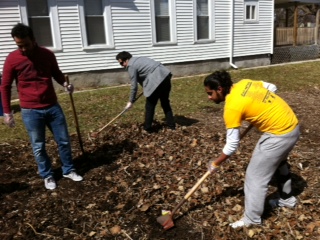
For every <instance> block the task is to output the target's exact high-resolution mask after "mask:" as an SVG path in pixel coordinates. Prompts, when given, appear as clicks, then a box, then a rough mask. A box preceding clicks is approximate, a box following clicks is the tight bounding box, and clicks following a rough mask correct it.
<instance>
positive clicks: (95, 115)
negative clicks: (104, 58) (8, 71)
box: [0, 61, 320, 146]
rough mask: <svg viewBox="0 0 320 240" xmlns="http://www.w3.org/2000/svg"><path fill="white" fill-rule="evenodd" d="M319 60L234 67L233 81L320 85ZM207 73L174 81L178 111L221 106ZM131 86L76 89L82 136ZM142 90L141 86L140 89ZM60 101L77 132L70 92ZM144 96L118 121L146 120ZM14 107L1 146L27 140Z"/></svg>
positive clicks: (120, 103)
mask: <svg viewBox="0 0 320 240" xmlns="http://www.w3.org/2000/svg"><path fill="white" fill-rule="evenodd" d="M319 65H320V62H318V61H314V62H306V63H297V64H287V65H278V66H272V67H262V68H253V69H239V70H231V71H230V73H231V75H232V78H233V79H234V82H237V81H239V80H240V79H244V78H249V79H255V80H263V81H266V82H271V83H274V84H276V85H277V87H278V92H285V91H299V90H300V89H305V88H310V87H312V88H313V87H319V85H320V74H319V73H320V70H319V69H320V67H319ZM204 76H205V75H201V76H194V77H188V78H177V79H174V80H173V81H172V92H171V103H172V107H173V110H174V114H175V115H180V116H185V117H191V116H193V115H196V114H197V113H199V112H201V111H203V110H204V109H206V108H207V107H208V106H210V107H216V108H220V107H222V106H221V105H213V104H212V102H209V101H208V100H207V94H206V93H205V92H204V88H203V79H204ZM129 91H130V87H129V86H123V87H118V88H100V89H97V90H91V91H87V92H75V93H74V94H73V99H74V103H75V108H76V111H77V115H78V119H79V126H80V131H81V134H82V136H83V138H85V137H87V136H88V133H90V132H93V131H97V130H98V129H99V128H100V127H102V126H104V125H105V124H106V123H108V122H109V121H110V120H111V119H113V118H114V117H115V116H116V115H118V114H119V113H120V112H121V111H122V110H123V108H124V106H125V105H126V103H127V100H128V97H129ZM139 91H140V92H141V88H140V89H139ZM306 97H307V96H306ZM59 102H60V104H61V105H62V107H63V109H64V112H65V114H66V117H67V121H68V124H69V131H70V134H74V133H76V129H75V124H74V117H73V112H72V107H71V102H70V98H69V95H68V94H60V95H59ZM144 102H145V101H144V97H141V98H140V99H139V100H138V101H137V102H136V103H135V104H134V106H133V108H132V109H131V110H130V111H128V112H126V113H125V115H123V116H121V117H120V118H119V119H117V121H115V123H119V124H120V123H134V122H141V123H142V122H143V117H144ZM12 106H13V109H15V112H16V113H15V114H14V116H15V119H16V127H15V128H13V129H10V128H8V127H7V126H6V125H4V123H3V120H2V119H1V120H0V121H1V122H0V132H1V133H2V134H0V146H1V144H5V143H6V142H14V141H17V140H28V137H27V134H26V130H25V129H24V126H23V123H22V120H21V115H20V111H19V105H18V102H13V103H12ZM163 117H164V116H163V114H162V111H161V108H160V105H158V106H157V112H156V119H157V120H160V121H161V120H162V119H163Z"/></svg>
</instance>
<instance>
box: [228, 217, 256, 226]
mask: <svg viewBox="0 0 320 240" xmlns="http://www.w3.org/2000/svg"><path fill="white" fill-rule="evenodd" d="M229 226H231V227H232V228H240V227H250V226H251V224H250V223H245V222H244V220H243V218H241V219H240V220H238V221H236V222H234V223H230V224H229Z"/></svg>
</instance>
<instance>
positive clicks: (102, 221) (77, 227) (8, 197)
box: [0, 89, 320, 240]
mask: <svg viewBox="0 0 320 240" xmlns="http://www.w3.org/2000/svg"><path fill="white" fill-rule="evenodd" d="M319 93H320V92H319V90H318V89H311V90H308V91H305V92H301V91H300V92H298V93H292V92H287V93H282V94H281V95H282V97H283V98H284V99H286V100H287V101H288V102H289V104H290V105H291V106H292V107H293V109H294V111H295V112H296V113H297V115H298V117H299V120H300V122H301V132H302V134H301V139H300V141H299V142H298V144H297V146H296V147H295V148H294V150H293V151H292V153H291V154H290V159H289V162H290V164H291V170H292V173H293V187H294V192H295V195H296V196H297V198H298V199H299V204H298V205H297V206H296V207H295V208H294V209H285V208H282V209H276V210H272V209H270V208H269V207H268V206H267V205H266V207H265V213H264V215H263V218H264V222H263V226H262V227H255V228H248V229H241V230H233V229H231V228H230V227H229V226H228V225H229V223H230V222H233V221H235V220H238V219H239V218H241V216H242V213H243V210H244V209H243V206H244V193H243V184H244V175H245V170H246V167H247V165H248V162H249V159H250V156H251V153H252V151H253V148H254V146H255V143H256V141H257V140H258V138H259V136H260V133H259V132H258V131H256V130H255V129H253V130H251V131H250V132H249V133H248V135H247V136H246V137H245V138H244V139H243V140H242V141H241V146H240V148H239V150H238V151H237V153H236V154H235V155H234V156H232V157H231V158H230V160H229V161H228V162H227V163H225V164H224V165H223V167H222V168H221V170H220V171H219V172H217V173H215V174H213V175H211V176H209V177H208V178H207V179H206V180H205V181H204V183H203V184H202V185H201V186H200V188H199V189H198V190H197V191H196V192H195V193H194V194H193V195H192V196H191V198H190V199H189V201H188V202H186V203H185V204H184V205H182V207H181V208H180V209H179V210H178V212H177V213H176V215H175V219H174V223H175V227H174V228H172V229H170V230H168V231H164V230H163V228H162V226H161V225H160V224H159V223H158V222H157V221H156V219H157V217H159V216H160V215H161V210H172V209H173V208H174V207H175V206H176V205H177V204H178V203H179V202H180V201H181V200H182V199H183V197H184V196H185V194H186V193H187V192H188V190H189V189H191V188H192V186H193V185H194V184H195V183H196V182H197V180H198V179H199V178H200V177H201V176H203V174H204V173H205V172H206V170H207V168H206V165H207V162H208V160H209V159H211V158H214V157H216V156H218V154H219V153H220V151H221V149H222V148H223V146H224V143H225V128H224V124H223V120H222V109H221V108H217V107H215V106H214V105H212V107H209V108H206V109H202V110H201V113H200V114H199V115H196V116H188V117H186V116H176V120H177V123H178V128H177V130H175V131H171V130H168V129H166V128H164V127H163V125H162V123H159V122H156V128H157V132H156V133H152V134H147V133H143V132H142V131H141V126H140V123H135V124H133V125H130V126H129V125H122V124H121V121H118V125H117V124H114V125H112V126H110V127H109V128H108V129H106V130H105V131H104V132H102V133H101V134H100V136H98V137H97V138H95V139H92V138H91V137H90V136H83V140H84V147H85V150H86V154H85V155H84V156H83V155H82V154H81V151H80V148H79V145H78V141H77V136H75V135H74V136H72V144H73V152H74V161H75V165H76V168H77V171H78V172H79V173H80V174H81V175H83V176H84V181H82V182H73V181H71V180H70V179H65V178H62V173H61V170H60V162H59V158H58V154H57V148H56V145H55V143H54V141H53V140H52V138H51V139H49V140H48V142H47V150H48V153H49V155H50V157H51V158H52V162H53V167H54V169H55V177H56V179H57V184H58V187H57V189H56V190H54V191H48V190H46V189H45V188H44V184H43V181H42V179H40V177H39V176H38V174H37V166H36V164H35V161H34V158H33V155H32V151H31V148H30V144H29V142H24V141H20V140H15V141H14V143H2V144H1V145H0V154H1V155H0V156H1V157H0V204H1V206H0V239H41V240H43V239H68V240H70V239H75V240H80V239H157V240H160V239H161V240H164V239H174V240H176V239H269V240H271V239H318V237H319V236H320V217H319V216H320V208H319V203H320V199H319V192H320V183H319V166H320V163H319V159H318V158H319V154H318V153H319V149H320V147H319V140H320V139H319V138H320V137H319V133H318V131H319V126H318V121H319V119H320V116H319V108H320V102H319ZM275 191H276V188H275V186H273V184H272V182H271V185H270V192H269V193H270V194H269V195H268V199H269V198H270V197H271V196H272V195H273V194H275Z"/></svg>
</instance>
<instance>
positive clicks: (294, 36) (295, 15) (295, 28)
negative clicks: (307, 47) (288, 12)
mask: <svg viewBox="0 0 320 240" xmlns="http://www.w3.org/2000/svg"><path fill="white" fill-rule="evenodd" d="M297 36H298V4H297V2H295V3H294V21H293V46H296V45H297Z"/></svg>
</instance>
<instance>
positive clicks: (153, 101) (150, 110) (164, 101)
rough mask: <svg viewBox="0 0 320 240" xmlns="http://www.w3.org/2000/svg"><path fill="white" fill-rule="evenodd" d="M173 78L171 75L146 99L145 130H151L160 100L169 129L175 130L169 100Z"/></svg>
mask: <svg viewBox="0 0 320 240" xmlns="http://www.w3.org/2000/svg"><path fill="white" fill-rule="evenodd" d="M171 76H172V75H171V74H169V75H168V77H166V79H165V80H163V82H162V83H161V84H160V85H159V86H158V87H157V88H156V90H155V91H154V92H153V93H152V94H151V95H150V96H149V97H147V99H146V106H145V109H146V113H145V122H144V129H145V130H147V131H150V130H151V127H152V122H153V118H154V112H155V108H156V105H157V103H158V100H159V99H160V103H161V107H162V109H163V112H164V115H165V117H166V122H167V125H168V127H169V128H171V129H175V121H174V117H173V113H172V109H171V106H170V100H169V95H170V91H171Z"/></svg>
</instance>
